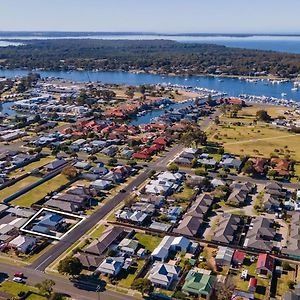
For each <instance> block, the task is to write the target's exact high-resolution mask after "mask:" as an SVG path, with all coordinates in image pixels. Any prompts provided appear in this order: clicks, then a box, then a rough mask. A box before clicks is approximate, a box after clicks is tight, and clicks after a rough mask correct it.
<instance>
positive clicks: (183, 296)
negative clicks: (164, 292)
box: [173, 291, 188, 300]
mask: <svg viewBox="0 0 300 300" xmlns="http://www.w3.org/2000/svg"><path fill="white" fill-rule="evenodd" d="M173 297H174V298H175V299H179V300H186V299H188V297H187V295H186V294H185V293H183V292H182V291H176V292H175V293H174V295H173Z"/></svg>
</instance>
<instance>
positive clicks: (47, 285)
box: [35, 279, 55, 296]
mask: <svg viewBox="0 0 300 300" xmlns="http://www.w3.org/2000/svg"><path fill="white" fill-rule="evenodd" d="M54 285H55V282H54V281H53V280H51V279H45V280H43V281H42V282H41V283H38V284H36V285H35V287H37V288H38V289H39V291H40V293H41V294H46V295H47V296H49V295H51V293H52V292H53V287H54Z"/></svg>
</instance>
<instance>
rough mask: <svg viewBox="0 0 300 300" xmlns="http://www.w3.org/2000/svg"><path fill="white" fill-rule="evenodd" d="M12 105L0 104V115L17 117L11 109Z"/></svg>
mask: <svg viewBox="0 0 300 300" xmlns="http://www.w3.org/2000/svg"><path fill="white" fill-rule="evenodd" d="M13 104H14V103H13V102H5V103H2V104H0V113H2V114H8V115H9V116H15V115H17V114H18V113H17V112H16V111H15V110H13V109H12V108H11V107H12V106H13Z"/></svg>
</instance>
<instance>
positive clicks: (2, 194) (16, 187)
mask: <svg viewBox="0 0 300 300" xmlns="http://www.w3.org/2000/svg"><path fill="white" fill-rule="evenodd" d="M38 180H40V178H38V177H34V176H29V177H26V178H24V179H23V180H20V181H18V182H17V183H15V184H13V185H12V186H9V187H7V188H5V189H3V190H0V201H3V200H4V199H6V198H7V197H9V196H11V195H13V194H14V193H16V192H18V191H20V190H22V189H24V188H26V187H28V186H30V185H31V184H33V183H35V182H37V181H38Z"/></svg>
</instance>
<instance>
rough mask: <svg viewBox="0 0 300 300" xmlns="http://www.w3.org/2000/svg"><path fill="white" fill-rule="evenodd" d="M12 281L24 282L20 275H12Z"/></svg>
mask: <svg viewBox="0 0 300 300" xmlns="http://www.w3.org/2000/svg"><path fill="white" fill-rule="evenodd" d="M13 281H14V282H17V283H25V280H24V279H23V278H20V277H14V278H13Z"/></svg>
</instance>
